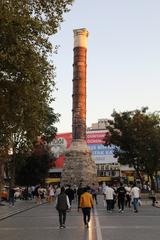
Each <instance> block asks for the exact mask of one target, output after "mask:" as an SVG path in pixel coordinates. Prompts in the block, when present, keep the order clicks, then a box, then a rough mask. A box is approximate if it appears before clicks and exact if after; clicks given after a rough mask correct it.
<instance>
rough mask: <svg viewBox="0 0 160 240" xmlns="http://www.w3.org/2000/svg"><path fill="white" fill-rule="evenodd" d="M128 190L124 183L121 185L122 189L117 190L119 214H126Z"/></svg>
mask: <svg viewBox="0 0 160 240" xmlns="http://www.w3.org/2000/svg"><path fill="white" fill-rule="evenodd" d="M125 196H126V189H125V188H124V186H123V183H120V187H119V188H118V189H117V198H118V208H119V212H122V213H123V212H124V204H125Z"/></svg>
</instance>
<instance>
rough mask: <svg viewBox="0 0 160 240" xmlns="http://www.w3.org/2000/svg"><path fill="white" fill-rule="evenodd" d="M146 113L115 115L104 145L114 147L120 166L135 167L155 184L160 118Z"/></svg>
mask: <svg viewBox="0 0 160 240" xmlns="http://www.w3.org/2000/svg"><path fill="white" fill-rule="evenodd" d="M147 110H148V108H142V109H141V110H134V111H127V112H120V113H118V112H116V111H114V112H113V114H112V117H113V120H111V121H109V125H108V126H107V129H108V130H109V134H107V135H106V137H105V145H109V144H114V145H115V149H114V156H115V157H118V161H119V162H120V163H121V164H128V165H129V166H133V167H134V168H135V170H136V172H137V174H138V176H139V177H140V178H141V173H145V174H147V175H148V176H150V177H151V180H152V181H153V175H154V174H155V173H156V171H157V170H158V168H159V166H160V164H159V163H160V116H159V113H158V112H154V113H148V112H147Z"/></svg>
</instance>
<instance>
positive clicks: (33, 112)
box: [0, 0, 73, 149]
mask: <svg viewBox="0 0 160 240" xmlns="http://www.w3.org/2000/svg"><path fill="white" fill-rule="evenodd" d="M72 2H73V0H61V1H59V0H47V1H41V0H33V1H32V0H24V1H20V0H7V1H1V2H0V132H1V134H0V135H1V140H2V141H1V147H4V146H6V148H7V149H8V147H9V145H11V146H12V145H13V141H14V139H15V136H16V139H17V138H20V139H21V142H23V146H24V142H26V143H27V146H30V145H32V144H31V143H32V142H33V139H35V138H36V136H38V135H41V134H46V133H47V134H49V133H51V131H52V133H53V134H54V133H55V132H56V128H54V127H53V124H54V123H55V122H56V121H57V120H58V115H57V114H56V113H54V109H53V108H51V107H50V106H51V105H50V104H51V102H53V101H54V98H53V90H54V88H55V82H54V78H55V67H54V66H53V64H52V63H51V61H49V54H52V53H54V51H55V48H56V47H55V46H52V44H51V43H50V41H49V36H51V35H53V34H55V33H56V32H57V31H58V29H59V27H60V23H61V22H62V21H63V14H64V13H65V12H67V11H69V8H68V7H69V5H71V4H72ZM48 124H50V126H52V128H51V127H50V126H49V125H48ZM50 130H51V131H50ZM13 134H14V138H13ZM22 140H23V141H22Z"/></svg>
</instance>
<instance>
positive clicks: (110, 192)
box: [104, 186, 115, 211]
mask: <svg viewBox="0 0 160 240" xmlns="http://www.w3.org/2000/svg"><path fill="white" fill-rule="evenodd" d="M104 195H105V199H106V203H107V211H111V210H113V201H114V195H115V191H114V189H113V188H111V187H110V186H108V187H107V188H106V189H105V192H104Z"/></svg>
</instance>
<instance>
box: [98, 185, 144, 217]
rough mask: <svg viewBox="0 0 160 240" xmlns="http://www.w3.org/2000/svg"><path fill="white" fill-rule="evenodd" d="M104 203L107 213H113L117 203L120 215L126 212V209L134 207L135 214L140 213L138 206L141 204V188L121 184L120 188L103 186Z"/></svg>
mask: <svg viewBox="0 0 160 240" xmlns="http://www.w3.org/2000/svg"><path fill="white" fill-rule="evenodd" d="M103 195H104V203H105V204H106V207H107V211H109V212H112V211H113V210H114V207H115V204H116V202H117V205H118V209H119V212H120V213H123V212H124V208H125V207H129V208H130V207H131V204H132V205H133V207H134V212H135V213H137V212H138V206H139V205H140V204H141V200H140V188H139V187H137V186H136V184H133V185H132V186H130V185H126V186H124V185H123V183H120V184H119V186H114V185H109V184H108V185H105V186H103Z"/></svg>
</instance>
